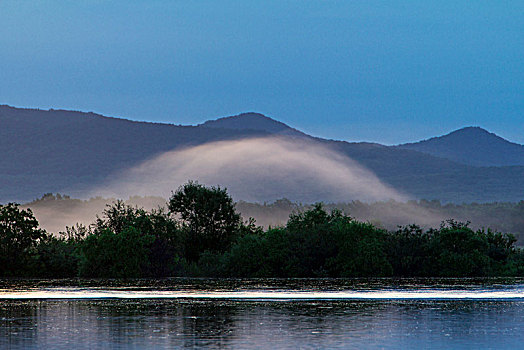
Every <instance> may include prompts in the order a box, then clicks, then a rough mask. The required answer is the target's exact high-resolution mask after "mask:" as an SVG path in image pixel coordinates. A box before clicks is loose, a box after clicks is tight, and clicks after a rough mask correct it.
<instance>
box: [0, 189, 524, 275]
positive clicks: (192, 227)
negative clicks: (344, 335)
mask: <svg viewBox="0 0 524 350" xmlns="http://www.w3.org/2000/svg"><path fill="white" fill-rule="evenodd" d="M168 207H169V210H170V212H165V211H164V210H161V209H158V210H152V211H146V210H144V209H141V208H138V207H131V206H129V205H126V204H125V203H123V202H122V201H116V202H114V203H113V204H112V205H109V206H108V207H107V208H106V210H105V211H104V212H103V214H102V216H101V217H98V218H97V220H96V221H95V222H94V223H93V224H92V225H90V226H89V227H83V226H77V227H74V228H69V229H68V230H67V232H65V233H62V234H61V235H60V236H59V237H56V236H53V235H50V234H47V233H46V232H44V231H43V230H41V229H39V228H38V222H37V221H36V219H35V218H34V216H33V214H32V212H31V211H30V210H23V209H20V207H19V206H18V205H16V204H7V205H3V206H0V251H1V253H2V255H1V256H0V259H1V261H0V262H1V265H0V275H2V276H35V277H74V276H81V277H119V278H133V277H165V276H212V277H365V276H401V277H412V276H433V277H439V276H445V277H466V276H468V277H469V276H523V275H524V251H522V250H521V249H519V248H517V247H516V246H515V243H516V239H515V237H514V236H513V235H511V234H503V233H500V232H496V231H492V230H490V229H487V230H484V229H478V230H474V229H472V228H470V226H469V223H462V222H458V221H455V220H448V221H446V222H444V223H442V224H441V226H440V227H439V228H432V229H423V228H421V227H419V226H416V225H407V226H402V227H399V228H398V229H397V230H386V229H383V228H379V227H377V226H375V225H373V224H371V223H369V222H361V221H358V220H355V219H353V218H352V217H350V216H348V215H346V214H344V212H342V211H340V210H338V209H332V210H330V211H329V210H326V209H325V207H324V206H323V205H322V204H316V205H314V206H311V207H309V208H308V209H307V210H302V211H296V212H294V213H292V214H291V215H290V216H289V219H288V221H287V223H286V224H285V225H282V226H278V227H273V228H271V227H270V228H268V229H267V230H265V231H264V230H263V229H262V228H260V227H257V226H255V224H254V222H253V220H249V221H248V222H246V223H243V222H242V221H241V219H240V216H239V214H238V213H237V212H236V209H235V204H234V203H233V201H232V199H231V197H230V196H229V195H228V194H227V192H226V191H225V190H224V189H221V188H215V187H211V188H208V187H205V186H202V185H200V184H198V183H193V182H189V183H187V184H185V185H184V186H182V187H180V188H179V189H178V190H177V191H176V192H174V193H173V195H172V197H171V199H170V201H169V203H168Z"/></svg>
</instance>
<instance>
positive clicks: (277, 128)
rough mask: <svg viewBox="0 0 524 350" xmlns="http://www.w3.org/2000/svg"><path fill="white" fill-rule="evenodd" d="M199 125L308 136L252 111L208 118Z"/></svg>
mask: <svg viewBox="0 0 524 350" xmlns="http://www.w3.org/2000/svg"><path fill="white" fill-rule="evenodd" d="M199 126H203V127H208V128H222V129H233V130H258V131H266V132H269V133H271V134H279V135H290V136H301V137H302V136H307V135H306V134H304V133H302V132H300V131H298V130H296V129H293V128H291V127H290V126H288V125H286V124H284V123H282V122H279V121H277V120H274V119H271V118H269V117H266V116H265V115H263V114H260V113H252V112H251V113H242V114H239V115H235V116H232V117H224V118H219V119H216V120H208V121H207V122H205V123H203V124H200V125H199Z"/></svg>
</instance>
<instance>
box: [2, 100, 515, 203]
mask: <svg viewBox="0 0 524 350" xmlns="http://www.w3.org/2000/svg"><path fill="white" fill-rule="evenodd" d="M467 130H469V129H467ZM467 130H466V131H467ZM470 131H471V130H470ZM464 132H465V131H457V133H458V134H454V133H452V134H450V135H447V136H444V137H442V138H437V139H434V140H435V141H432V140H433V139H432V140H428V141H423V142H421V143H417V144H410V145H401V146H395V147H390V146H383V145H379V144H374V143H351V142H344V141H332V140H325V139H319V138H314V137H311V136H308V135H306V134H303V133H301V132H300V131H298V130H295V129H293V128H291V127H289V126H287V125H286V124H284V123H281V122H278V121H276V120H273V119H271V118H268V117H265V116H263V115H261V114H258V113H244V114H240V115H237V116H233V117H226V118H220V119H218V120H213V121H209V122H206V123H203V124H201V125H198V126H177V125H172V124H160V123H147V122H135V121H129V120H125V119H119V118H109V117H104V116H102V115H99V114H94V113H84V112H75V111H64V110H49V111H45V110H38V109H22V108H13V107H9V106H0V147H1V149H2V158H1V162H0V202H6V201H10V200H16V201H27V200H32V199H34V198H37V197H40V196H41V195H42V194H44V193H47V192H62V193H66V194H70V195H73V196H81V195H82V194H83V193H84V192H83V191H85V190H86V189H88V188H90V187H92V186H94V185H97V184H98V183H100V182H102V181H104V180H107V179H108V178H111V177H112V176H114V174H115V173H118V172H119V171H122V170H124V169H127V168H130V167H133V166H135V165H137V164H139V163H141V162H143V161H145V160H148V159H150V158H152V157H154V156H156V155H158V154H161V153H163V152H166V151H170V150H174V149H181V148H184V147H190V146H195V145H202V144H205V143H208V142H213V141H221V140H234V139H244V138H251V137H261V136H268V135H278V137H282V138H290V139H295V138H297V137H300V140H302V141H304V140H305V141H306V142H312V143H318V144H320V145H323V146H327V147H329V148H331V149H334V150H336V151H338V152H340V153H343V154H345V155H347V156H349V157H351V158H352V159H354V160H356V161H357V162H359V163H360V164H361V165H363V166H364V167H366V168H368V169H369V170H371V171H372V172H374V173H375V174H376V175H377V176H378V177H379V179H380V180H382V181H383V182H385V183H386V184H389V185H391V186H392V187H394V188H395V189H397V190H400V191H402V192H404V193H406V194H408V195H410V196H412V197H413V198H426V199H440V200H443V201H455V202H471V201H518V200H521V199H524V166H505V167H478V166H472V165H471V164H472V163H471V159H474V160H475V161H478V162H480V163H475V164H481V165H485V164H488V163H487V162H488V160H489V159H491V161H492V162H495V158H496V157H495V156H494V154H500V153H501V152H502V153H504V152H506V151H504V150H503V146H507V147H508V149H511V150H512V151H511V152H514V153H512V154H516V155H518V154H519V153H518V149H520V148H518V147H522V146H519V145H515V144H512V143H510V142H508V141H505V140H503V139H502V141H501V140H499V138H498V137H497V136H492V135H491V134H488V135H487V136H488V137H489V140H495V141H496V142H494V144H493V148H490V144H489V142H487V141H485V140H484V138H482V143H481V146H477V147H476V149H477V150H478V151H479V152H481V153H483V155H477V156H474V155H471V156H463V154H464V152H465V151H464V150H470V147H471V146H467V145H471V144H472V143H473V142H474V140H475V135H477V134H476V133H475V132H479V131H478V130H477V129H474V130H473V136H471V135H469V134H464ZM481 134H483V133H481ZM461 135H463V136H462V138H464V140H462V141H460V138H461ZM448 140H452V141H453V142H455V143H456V144H457V147H456V149H457V151H456V152H455V153H453V152H452V150H453V147H451V146H450V147H448V149H449V152H448V153H445V152H444V151H439V152H440V153H437V151H432V152H433V153H432V154H429V153H430V152H429V151H427V150H425V149H421V150H416V149H412V148H416V147H427V146H425V145H432V144H436V145H438V147H436V146H435V147H433V149H446V147H445V145H453V144H454V143H453V142H451V141H448ZM435 142H436V143H435ZM516 147H517V148H516ZM429 149H430V150H431V147H429ZM504 149H505V148H504ZM507 152H509V151H507ZM461 157H462V158H461ZM463 157H466V158H467V159H466V160H464V161H461V159H463ZM499 158H501V159H503V160H500V159H499V161H500V162H502V163H499V164H513V163H512V160H511V158H510V157H505V158H504V157H499ZM515 159H516V160H515V164H523V163H519V162H521V160H519V159H520V158H518V156H515ZM481 161H482V162H481ZM489 165H492V163H489ZM261 181H264V179H261ZM270 185H271V183H268V186H270ZM317 197H318V198H317ZM311 198H316V199H317V200H329V198H323V193H311ZM275 199H277V198H275ZM353 199H356V198H348V200H353Z"/></svg>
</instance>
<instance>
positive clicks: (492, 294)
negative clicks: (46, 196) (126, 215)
mask: <svg viewBox="0 0 524 350" xmlns="http://www.w3.org/2000/svg"><path fill="white" fill-rule="evenodd" d="M106 298H107V299H230V300H275V301H278V300H283V301H285V300H360V299H371V300H373V299H376V300H388V299H392V300H393V299H446V300H448V299H452V300H453V299H456V300H461V299H478V300H483V299H489V300H497V299H501V300H503V299H524V288H522V287H520V286H519V287H516V288H515V287H513V288H507V289H499V290H493V289H476V290H456V289H448V290H446V289H433V290H365V291H362V290H358V291H351V290H348V291H327V292H321V291H278V290H273V291H267V290H264V291H259V290H251V291H249V290H248V291H246V290H243V291H226V292H224V291H198V290H197V291H171V290H168V291H161V290H160V291H155V290H125V289H98V288H83V289H79V288H45V289H32V290H14V291H13V290H1V289H0V299H106Z"/></svg>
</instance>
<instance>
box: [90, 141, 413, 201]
mask: <svg viewBox="0 0 524 350" xmlns="http://www.w3.org/2000/svg"><path fill="white" fill-rule="evenodd" d="M188 180H196V181H198V182H200V183H202V184H205V185H220V186H221V187H226V188H227V189H228V192H229V193H230V194H231V195H232V196H233V197H234V198H235V199H236V200H246V201H258V202H260V201H272V200H275V199H278V198H283V197H285V198H289V199H291V200H294V201H302V202H314V201H350V200H355V199H359V200H364V201H376V200H387V199H395V200H405V199H406V197H405V196H404V195H402V194H400V193H398V192H397V191H395V190H394V189H392V188H390V187H389V186H387V185H385V184H383V183H382V182H381V181H380V180H379V179H378V178H377V177H376V176H375V175H374V174H373V173H371V172H370V171H369V170H367V169H365V168H364V167H362V166H361V165H359V164H358V163H357V162H355V161H353V160H352V159H350V158H348V157H346V156H344V155H342V154H340V153H337V152H335V151H333V150H331V149H329V148H327V147H324V146H322V145H320V144H319V143H317V142H314V141H305V140H299V139H282V138H278V137H270V138H254V139H243V140H235V141H220V142H213V143H208V144H205V145H200V146H195V147H190V148H186V149H182V150H175V151H171V152H166V153H163V154H161V155H159V156H157V157H155V158H154V159H151V160H149V161H146V162H144V163H142V164H140V165H138V166H136V167H134V168H132V169H129V170H127V171H124V172H121V173H119V174H115V175H114V176H113V179H111V180H110V181H108V182H107V183H106V184H104V185H103V186H101V187H99V188H97V189H95V190H94V191H93V192H92V193H91V195H92V196H97V195H101V196H105V197H119V198H123V197H128V196H133V195H139V196H149V195H154V196H162V197H165V198H167V197H169V195H170V194H171V191H173V190H175V189H177V188H178V187H179V186H180V185H181V184H183V183H185V182H187V181H188Z"/></svg>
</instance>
